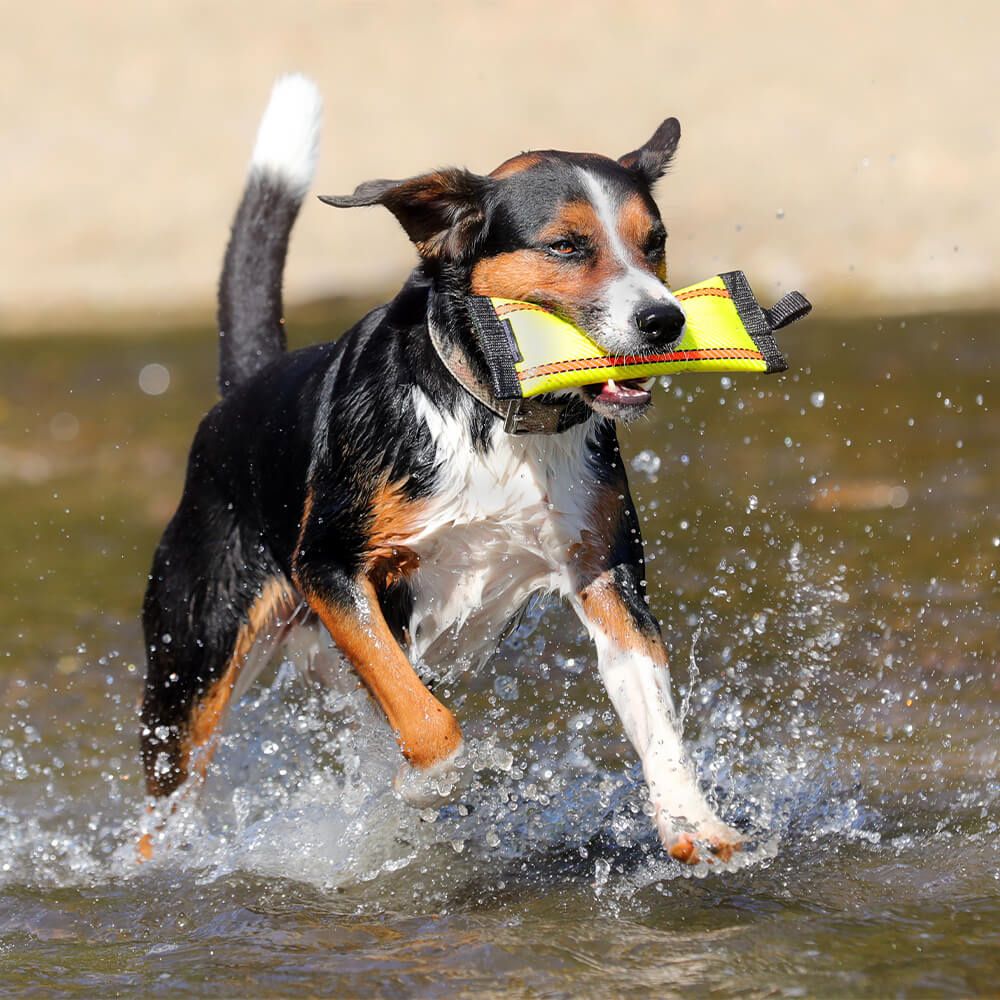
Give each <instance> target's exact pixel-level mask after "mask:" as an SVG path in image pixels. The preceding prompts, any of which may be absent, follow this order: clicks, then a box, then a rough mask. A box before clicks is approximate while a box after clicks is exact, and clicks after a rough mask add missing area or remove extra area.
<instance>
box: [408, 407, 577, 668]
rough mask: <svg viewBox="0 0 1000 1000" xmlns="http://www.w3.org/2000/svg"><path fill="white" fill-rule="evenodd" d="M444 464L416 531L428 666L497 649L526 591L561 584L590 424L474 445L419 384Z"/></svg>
mask: <svg viewBox="0 0 1000 1000" xmlns="http://www.w3.org/2000/svg"><path fill="white" fill-rule="evenodd" d="M414 394H415V395H414V398H415V402H416V405H417V413H418V415H419V416H420V417H421V418H422V419H424V420H425V421H426V422H427V425H428V427H429V428H430V431H431V434H432V435H433V437H434V440H435V444H436V449H437V459H438V463H439V468H440V470H441V483H440V486H441V488H440V490H439V491H438V492H437V493H436V495H435V496H434V497H433V498H432V499H431V501H430V503H429V507H428V511H427V513H426V516H424V517H422V518H421V525H420V528H419V530H418V531H417V532H416V533H415V534H414V536H413V537H412V538H410V539H409V540H408V542H407V545H408V547H409V548H411V549H412V550H413V551H414V552H416V554H417V556H418V558H419V568H418V570H417V572H416V574H415V575H414V577H413V578H412V580H411V583H412V586H413V589H414V598H415V601H414V610H413V615H412V618H411V622H410V635H411V637H412V641H413V646H414V650H413V651H414V653H415V654H416V656H417V657H418V658H421V659H424V660H425V661H427V662H429V663H432V664H440V665H442V666H448V665H450V664H449V662H448V661H450V660H453V659H456V658H458V659H461V658H467V657H475V656H476V655H477V653H481V652H486V653H487V654H488V653H489V652H490V651H492V649H493V647H494V645H495V643H496V640H497V638H498V636H499V633H500V631H501V629H502V628H503V626H504V625H505V624H506V622H507V621H508V620H509V619H510V617H511V616H512V615H513V614H514V613H515V612H516V611H517V610H518V608H519V607H520V606H521V605H522V604H523V603H524V601H525V600H526V599H527V597H528V596H529V595H530V594H531V593H533V592H535V591H539V590H550V591H559V592H565V591H566V590H567V588H568V586H569V581H568V578H567V577H566V570H565V566H566V561H567V559H566V552H567V550H568V548H569V547H570V546H571V545H573V543H574V542H576V541H578V540H579V538H580V534H581V531H582V524H583V514H584V508H585V502H586V501H585V494H586V480H585V469H584V458H585V453H586V446H587V442H586V436H587V434H588V427H587V425H583V426H581V427H578V428H575V429H573V430H570V431H567V432H565V433H563V434H559V435H546V436H542V435H526V436H523V437H513V436H510V435H507V434H505V433H504V432H503V431H502V430H501V429H500V428H499V427H498V428H497V430H496V433H495V436H494V439H493V441H492V444H491V447H490V448H489V449H487V451H486V452H485V453H482V452H478V451H477V450H476V449H475V448H474V447H473V443H472V441H471V440H470V437H469V434H468V431H467V429H466V422H465V421H464V420H460V419H455V418H453V417H449V416H446V415H444V414H442V413H441V412H440V411H439V410H438V409H437V408H436V407H434V406H433V404H432V403H430V402H429V401H428V400H427V398H426V397H425V396H424V395H423V393H421V392H420V391H419V390H414Z"/></svg>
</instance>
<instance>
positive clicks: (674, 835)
mask: <svg viewBox="0 0 1000 1000" xmlns="http://www.w3.org/2000/svg"><path fill="white" fill-rule="evenodd" d="M660 837H661V839H662V841H663V846H664V847H665V848H666V851H667V853H668V854H669V855H670V857H672V858H673V859H674V860H675V861H682V862H683V863H684V864H688V865H696V864H698V862H700V861H704V862H705V863H706V864H710V865H713V864H715V863H716V862H717V861H718V862H721V863H723V864H725V863H726V862H727V861H730V860H732V857H733V855H734V854H736V853H738V852H739V851H742V850H743V835H742V834H741V833H740V832H739V831H738V830H734V829H733V828H732V827H731V826H727V825H726V824H725V823H723V822H722V821H721V820H714V819H713V820H709V821H708V822H705V823H701V824H699V825H698V827H697V828H696V829H695V830H693V831H687V830H685V831H677V830H676V829H674V828H672V827H671V828H669V829H667V830H664V829H663V828H662V826H661V830H660Z"/></svg>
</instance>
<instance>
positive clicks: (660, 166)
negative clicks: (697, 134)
mask: <svg viewBox="0 0 1000 1000" xmlns="http://www.w3.org/2000/svg"><path fill="white" fill-rule="evenodd" d="M680 141H681V123H680V122H679V121H678V120H677V119H676V118H668V119H666V121H664V122H663V123H662V124H661V125H660V127H659V128H658V129H657V130H656V131H655V132H654V133H653V135H652V137H651V138H650V140H649V141H648V142H647V143H646V144H645V145H644V146H640V147H639V148H638V149H633V150H632V152H631V153H626V154H625V155H624V156H620V157H619V158H618V162H619V163H620V164H621V165H622V166H623V167H626V168H627V169H629V170H634V171H636V173H638V174H640V175H641V176H642V178H643V179H644V180H645V181H646V183H647V184H649V185H650V186H652V185H653V184H655V183H656V182H657V181H658V180H659V179H660V178H661V177H662V176H663V175H664V174H665V173H666V172H667V168H668V167H669V166H670V163H671V161H672V160H673V158H674V153H676V152H677V143H679V142H680Z"/></svg>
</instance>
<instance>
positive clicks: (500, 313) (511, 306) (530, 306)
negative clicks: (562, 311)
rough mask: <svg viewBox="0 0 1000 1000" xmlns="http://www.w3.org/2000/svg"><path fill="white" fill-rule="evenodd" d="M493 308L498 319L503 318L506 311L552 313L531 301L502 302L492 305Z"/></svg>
mask: <svg viewBox="0 0 1000 1000" xmlns="http://www.w3.org/2000/svg"><path fill="white" fill-rule="evenodd" d="M493 309H494V311H495V312H496V314H497V318H498V319H503V317H504V316H506V315H507V313H512V312H540V313H548V314H549V315H550V316H552V315H554V314H553V313H549V311H548V309H543V308H542V307H541V306H536V305H535V304H534V303H533V302H504V303H503V304H502V305H499V306H494V307H493Z"/></svg>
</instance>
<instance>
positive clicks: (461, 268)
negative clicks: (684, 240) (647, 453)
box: [323, 118, 684, 420]
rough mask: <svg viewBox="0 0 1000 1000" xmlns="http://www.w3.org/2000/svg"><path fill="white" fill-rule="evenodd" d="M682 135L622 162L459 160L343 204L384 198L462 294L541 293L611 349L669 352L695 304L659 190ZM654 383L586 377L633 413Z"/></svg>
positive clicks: (675, 128) (363, 191)
mask: <svg viewBox="0 0 1000 1000" xmlns="http://www.w3.org/2000/svg"><path fill="white" fill-rule="evenodd" d="M679 140H680V125H679V124H678V122H677V119H675V118H668V119H667V120H666V121H665V122H663V124H662V125H660V127H659V128H658V129H657V130H656V132H655V133H654V134H653V136H652V138H650V139H649V141H648V142H647V143H646V144H645V145H643V146H640V147H639V148H638V149H636V150H633V151H632V152H631V153H626V154H625V155H624V156H622V157H619V158H618V159H617V160H612V159H609V158H608V157H604V156H597V155H593V154H586V153H564V152H558V151H556V150H545V151H541V152H530V153H522V154H521V155H519V156H515V157H513V158H512V159H509V160H507V161H506V162H505V163H503V164H501V165H500V166H499V167H497V169H496V170H494V171H493V172H492V173H491V174H489V175H488V176H482V175H479V174H473V173H470V172H469V171H467V170H460V169H455V168H450V169H445V170H438V171H435V172H433V173H430V174H424V175H422V176H419V177H412V178H410V179H408V180H403V181H389V180H376V181H368V182H367V183H365V184H362V185H360V186H359V187H358V188H357V190H356V191H355V192H354V194H353V195H348V196H345V197H326V198H323V200H324V201H326V202H327V203H328V204H331V205H335V206H338V207H342V208H347V207H354V206H358V205H384V206H385V207H386V208H388V209H389V210H390V211H391V212H392V213H393V214H394V215H395V216H396V218H397V219H398V220H399V222H400V223H401V225H402V226H403V228H404V229H405V230H406V232H407V235H408V236H409V237H410V239H411V240H412V241H413V243H414V244H415V246H416V248H417V250H418V252H419V253H420V255H421V257H422V258H423V259H424V261H425V266H426V267H427V268H428V270H430V271H431V273H433V274H436V275H439V276H443V277H444V278H446V279H447V280H448V281H449V283H451V284H452V285H454V284H455V283H456V282H457V284H458V286H459V287H460V288H461V290H462V291H465V292H471V293H472V294H475V295H488V296H498V297H503V298H509V299H519V300H522V301H525V302H534V303H536V304H538V305H540V306H543V307H545V308H546V309H549V310H551V311H552V312H555V313H557V314H559V315H560V316H562V317H564V318H565V319H568V320H570V321H571V322H573V323H575V324H576V325H577V326H579V327H580V328H581V329H582V330H584V331H585V332H586V333H587V334H588V336H590V337H591V339H593V340H595V341H596V342H597V343H598V344H600V345H601V346H602V347H603V348H604V349H605V350H607V351H608V353H609V354H615V355H629V354H639V353H648V352H649V351H650V350H666V349H668V348H669V346H670V345H671V344H673V343H675V342H676V341H677V340H678V339H679V338H680V336H681V334H682V333H683V328H684V313H683V311H682V310H681V308H680V306H679V304H678V303H677V300H676V299H675V298H674V297H673V295H671V294H670V292H669V290H668V289H667V286H666V264H665V257H664V242H665V240H666V235H667V233H666V229H665V228H664V226H663V222H662V220H661V218H660V213H659V210H658V209H657V207H656V203H655V202H654V201H653V197H652V188H653V185H654V184H655V183H656V181H657V180H659V179H660V177H662V176H663V174H664V173H665V172H666V170H667V167H668V166H669V164H670V161H671V160H672V159H673V156H674V152H675V150H676V148H677V143H678V141H679ZM651 382H652V380H646V381H639V380H631V381H627V382H621V383H617V384H616V383H615V382H606V383H603V384H600V385H592V386H586V387H584V388H583V389H582V390H571V391H578V392H581V393H582V395H583V398H584V399H585V400H586V402H587V403H588V405H589V406H590V407H591V408H592V409H593V410H595V411H596V412H597V413H599V414H601V415H603V416H606V417H611V418H617V419H622V420H629V419H632V418H633V417H635V416H638V415H639V414H640V413H642V412H643V411H644V410H645V409H646V407H647V406H648V404H649V402H650V399H651V396H650V388H651Z"/></svg>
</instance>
